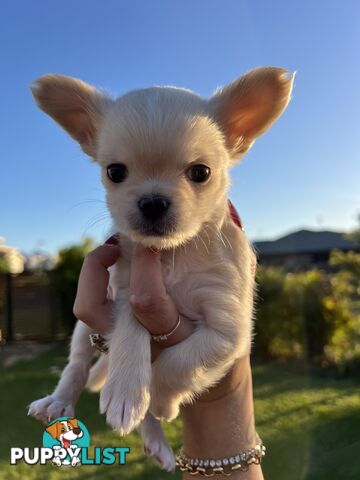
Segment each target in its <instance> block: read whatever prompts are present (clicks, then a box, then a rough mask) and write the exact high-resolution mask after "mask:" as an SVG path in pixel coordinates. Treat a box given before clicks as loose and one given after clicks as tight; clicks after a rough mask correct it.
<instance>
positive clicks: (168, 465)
mask: <svg viewBox="0 0 360 480" xmlns="http://www.w3.org/2000/svg"><path fill="white" fill-rule="evenodd" d="M144 452H145V453H146V455H148V456H149V457H152V458H153V459H154V460H155V462H156V463H157V464H158V465H159V466H160V467H161V468H163V469H164V470H167V471H168V472H173V471H174V470H175V457H174V453H173V451H172V449H171V448H170V447H169V445H168V443H167V442H166V440H165V439H163V438H146V439H144Z"/></svg>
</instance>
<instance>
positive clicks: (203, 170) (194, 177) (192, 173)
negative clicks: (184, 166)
mask: <svg viewBox="0 0 360 480" xmlns="http://www.w3.org/2000/svg"><path fill="white" fill-rule="evenodd" d="M186 174H187V176H188V178H189V179H190V180H191V181H192V182H196V183H203V182H206V180H207V179H208V178H209V177H210V168H209V167H207V166H206V165H202V164H199V165H193V166H192V167H190V168H189V169H188V171H187V172H186Z"/></svg>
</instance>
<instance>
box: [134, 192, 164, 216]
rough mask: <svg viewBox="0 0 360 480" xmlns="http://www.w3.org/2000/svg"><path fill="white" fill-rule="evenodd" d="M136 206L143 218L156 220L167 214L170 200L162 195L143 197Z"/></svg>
mask: <svg viewBox="0 0 360 480" xmlns="http://www.w3.org/2000/svg"><path fill="white" fill-rule="evenodd" d="M138 206H139V208H140V210H141V212H142V214H143V215H144V217H145V218H147V219H149V220H158V219H159V218H161V217H163V216H164V215H165V213H166V212H167V210H168V208H169V206H170V200H168V199H167V198H166V197H164V196H162V195H145V196H144V197H141V198H140V200H139V201H138Z"/></svg>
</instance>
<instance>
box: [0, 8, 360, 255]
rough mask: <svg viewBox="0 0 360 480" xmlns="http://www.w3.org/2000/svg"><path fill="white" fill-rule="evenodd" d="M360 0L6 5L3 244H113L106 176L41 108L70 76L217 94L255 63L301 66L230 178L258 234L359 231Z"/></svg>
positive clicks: (0, 41) (0, 135)
mask: <svg viewBox="0 0 360 480" xmlns="http://www.w3.org/2000/svg"><path fill="white" fill-rule="evenodd" d="M359 47H360V2H359V1H358V0H342V1H340V0H338V1H332V0H316V1H314V0H302V1H301V2H290V1H288V0H282V1H277V0H272V1H269V0H222V1H220V0H131V1H130V0H126V1H125V0H106V1H100V0H98V1H94V0H75V1H74V0H61V1H60V0H58V1H55V0H49V1H47V2H45V1H28V0H22V1H20V0H12V1H11V2H10V1H2V2H0V59H1V63H0V68H1V72H2V73H1V76H0V86H1V88H0V99H1V110H0V112H1V115H0V145H1V157H0V182H1V183H0V236H2V237H5V238H6V242H7V243H8V244H10V245H13V246H16V247H18V248H19V249H21V250H22V251H23V252H26V253H29V252H33V251H35V250H43V251H46V252H50V253H55V252H56V251H57V250H58V249H59V248H61V247H64V246H67V245H71V244H74V243H79V242H80V241H81V240H82V239H83V238H84V236H92V237H94V238H95V239H96V240H97V241H101V240H102V239H103V238H104V236H105V235H106V232H107V229H108V227H109V225H110V222H109V218H108V216H107V214H106V205H105V203H104V193H103V189H102V185H101V183H100V179H99V168H98V166H97V165H96V164H95V163H94V162H91V161H89V159H88V157H86V155H85V154H83V153H82V152H81V150H80V148H79V147H78V145H77V144H76V143H75V142H74V141H73V140H72V139H70V138H69V137H68V136H67V135H66V134H65V133H64V132H63V131H62V130H61V128H59V127H58V126H57V125H56V124H55V123H54V122H53V121H52V120H51V119H50V118H49V117H47V116H46V115H44V114H43V113H42V112H41V111H40V110H39V109H37V107H36V106H35V104H34V102H33V99H32V97H31V94H30V91H29V89H28V86H29V84H30V83H31V82H32V81H33V80H34V79H36V78H37V77H39V76H41V75H43V74H45V73H62V74H65V75H70V76H75V77H78V78H81V79H83V80H85V81H87V82H88V83H92V84H94V85H97V86H100V87H102V88H105V89H106V90H108V91H109V92H110V93H112V94H114V95H121V94H122V93H125V92H127V91H129V90H132V89H134V88H140V87H148V86H151V85H176V86H180V87H186V88H190V89H192V90H194V91H196V92H197V93H199V94H200V95H202V96H205V97H208V96H210V95H211V94H212V92H213V91H214V89H215V88H216V87H217V86H219V85H224V84H226V83H227V82H229V81H231V80H233V79H234V78H236V77H237V76H240V75H241V74H243V73H245V72H246V71H248V70H249V69H251V68H253V67H257V66H264V65H275V66H281V67H284V68H287V69H288V70H290V71H297V75H296V81H295V87H294V92H293V98H292V101H291V103H290V105H289V107H288V109H287V111H286V112H285V114H284V115H283V117H282V118H281V119H280V120H279V121H278V122H277V123H276V125H275V126H274V127H273V128H272V129H271V130H270V131H269V132H268V133H266V134H265V135H264V136H263V137H261V138H260V139H258V141H257V142H256V143H255V145H254V147H253V148H252V150H251V151H250V152H249V153H248V154H247V156H246V157H245V159H244V160H243V161H242V162H241V163H240V164H238V165H237V166H236V167H235V168H234V169H233V170H232V172H231V176H232V182H233V185H232V188H231V192H230V196H231V199H232V201H233V203H234V204H235V205H236V207H237V209H238V211H239V213H240V215H241V217H242V220H243V223H244V225H245V229H246V231H247V233H248V235H249V237H250V238H251V239H260V238H261V239H265V238H267V239H272V238H276V237H278V236H281V235H283V234H286V233H289V232H291V231H294V230H296V229H299V228H310V229H317V230H318V229H330V230H338V231H340V230H341V231H348V230H351V229H352V228H354V227H355V226H356V225H357V218H358V214H359V212H360V188H359V186H360V162H359V157H360V122H359V112H360V83H359V78H360V56H359Z"/></svg>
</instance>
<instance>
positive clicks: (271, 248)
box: [254, 230, 360, 270]
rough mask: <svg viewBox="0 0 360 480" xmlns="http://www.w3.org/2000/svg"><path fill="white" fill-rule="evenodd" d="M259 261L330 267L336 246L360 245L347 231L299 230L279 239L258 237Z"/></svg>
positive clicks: (344, 248)
mask: <svg viewBox="0 0 360 480" xmlns="http://www.w3.org/2000/svg"><path fill="white" fill-rule="evenodd" d="M254 246H255V249H256V251H257V253H258V259H259V263H260V264H261V265H264V266H281V267H284V268H285V269H286V270H304V269H307V268H312V267H320V268H326V267H327V266H328V265H327V262H328V260H329V256H330V253H331V251H332V250H335V249H337V250H341V251H343V252H348V251H350V250H353V251H357V252H360V245H359V244H357V243H356V242H354V241H352V240H350V239H349V238H347V236H346V234H344V233H343V232H332V231H314V230H298V231H296V232H293V233H290V234H288V235H285V236H284V237H280V238H278V239H277V240H272V241H271V240H268V241H255V242H254Z"/></svg>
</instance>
